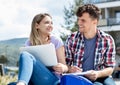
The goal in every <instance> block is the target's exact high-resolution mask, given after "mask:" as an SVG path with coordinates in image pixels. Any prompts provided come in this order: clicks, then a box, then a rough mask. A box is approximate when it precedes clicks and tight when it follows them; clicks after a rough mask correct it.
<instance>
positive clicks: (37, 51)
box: [20, 43, 57, 66]
mask: <svg viewBox="0 0 120 85" xmlns="http://www.w3.org/2000/svg"><path fill="white" fill-rule="evenodd" d="M20 51H21V52H23V51H27V52H29V53H30V54H32V55H33V56H34V57H36V58H38V59H40V61H41V62H43V64H45V66H54V65H57V56H56V51H55V46H54V45H53V44H52V43H50V44H45V45H36V46H27V47H21V48H20Z"/></svg>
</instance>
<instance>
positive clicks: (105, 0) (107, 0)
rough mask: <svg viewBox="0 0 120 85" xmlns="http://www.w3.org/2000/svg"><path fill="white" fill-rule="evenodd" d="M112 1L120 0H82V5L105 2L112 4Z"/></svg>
mask: <svg viewBox="0 0 120 85" xmlns="http://www.w3.org/2000/svg"><path fill="white" fill-rule="evenodd" d="M112 1H113V2H114V1H120V0H84V3H85V4H88V3H91V4H97V3H105V2H112Z"/></svg>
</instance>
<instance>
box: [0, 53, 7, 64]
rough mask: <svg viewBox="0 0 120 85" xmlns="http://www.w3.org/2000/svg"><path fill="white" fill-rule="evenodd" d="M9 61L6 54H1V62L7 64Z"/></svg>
mask: <svg viewBox="0 0 120 85" xmlns="http://www.w3.org/2000/svg"><path fill="white" fill-rule="evenodd" d="M7 62H8V59H7V57H5V56H4V55H1V56H0V63H3V64H5V63H7Z"/></svg>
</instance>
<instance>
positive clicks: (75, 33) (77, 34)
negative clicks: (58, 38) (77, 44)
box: [69, 31, 80, 38]
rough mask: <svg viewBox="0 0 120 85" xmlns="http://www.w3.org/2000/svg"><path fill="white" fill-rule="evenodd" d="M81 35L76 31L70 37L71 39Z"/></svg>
mask: <svg viewBox="0 0 120 85" xmlns="http://www.w3.org/2000/svg"><path fill="white" fill-rule="evenodd" d="M79 35H80V32H78V31H75V32H72V33H71V34H70V35H69V37H71V38H74V37H76V36H79Z"/></svg>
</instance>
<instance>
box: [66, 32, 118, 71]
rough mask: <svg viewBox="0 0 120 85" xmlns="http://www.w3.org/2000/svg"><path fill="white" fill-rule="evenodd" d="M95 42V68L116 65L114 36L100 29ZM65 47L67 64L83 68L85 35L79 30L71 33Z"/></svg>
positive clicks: (99, 68)
mask: <svg viewBox="0 0 120 85" xmlns="http://www.w3.org/2000/svg"><path fill="white" fill-rule="evenodd" d="M95 44H96V48H95V59H94V70H101V69H104V68H106V67H114V66H115V54H116V52H115V43H114V40H113V38H112V37H111V36H110V35H108V34H106V33H104V32H103V31H100V30H98V31H97V41H96V43H95ZM65 48H66V49H65V53H66V62H67V64H68V65H75V66H78V67H80V68H81V67H82V62H83V55H84V37H83V35H82V34H81V33H80V32H79V31H78V32H75V33H73V34H71V35H70V36H69V37H68V38H67V40H66V43H65Z"/></svg>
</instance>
